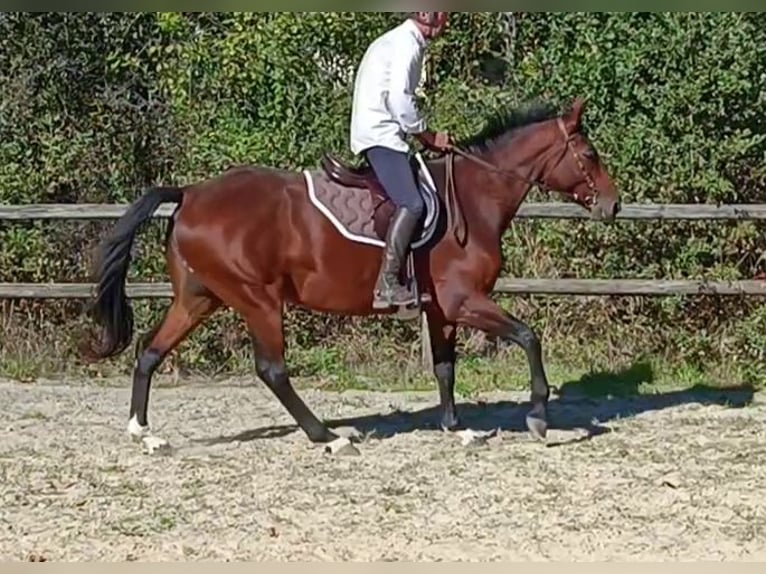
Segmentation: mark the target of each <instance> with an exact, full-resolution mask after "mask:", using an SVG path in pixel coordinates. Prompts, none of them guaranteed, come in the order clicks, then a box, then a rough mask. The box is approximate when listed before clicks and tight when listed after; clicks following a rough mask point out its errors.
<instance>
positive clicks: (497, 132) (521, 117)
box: [460, 100, 559, 152]
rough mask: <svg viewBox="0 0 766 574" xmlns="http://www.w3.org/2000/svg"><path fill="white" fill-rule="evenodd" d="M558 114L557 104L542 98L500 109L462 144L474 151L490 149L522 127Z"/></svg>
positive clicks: (500, 143) (506, 139)
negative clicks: (541, 99)
mask: <svg viewBox="0 0 766 574" xmlns="http://www.w3.org/2000/svg"><path fill="white" fill-rule="evenodd" d="M558 115H559V110H558V108H557V107H556V106H554V105H553V104H552V103H550V102H546V101H540V100H538V101H534V102H530V103H526V104H522V105H521V106H517V107H513V108H504V109H499V110H497V111H495V113H494V114H492V115H491V116H490V117H489V119H488V120H487V121H486V123H485V125H484V127H483V128H482V130H481V131H480V132H478V133H477V134H475V135H473V136H471V137H469V138H467V139H465V140H463V141H461V142H460V146H461V147H463V148H465V149H468V150H470V151H472V152H483V151H489V150H491V149H493V148H494V147H496V146H498V145H502V144H505V143H507V142H508V140H509V139H510V138H512V137H513V136H514V135H515V134H516V132H518V130H520V129H521V128H524V127H527V126H529V125H532V124H536V123H538V122H543V121H546V120H551V119H553V118H555V117H557V116H558Z"/></svg>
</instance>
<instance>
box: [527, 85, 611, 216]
mask: <svg viewBox="0 0 766 574" xmlns="http://www.w3.org/2000/svg"><path fill="white" fill-rule="evenodd" d="M584 108H585V102H584V101H583V100H582V99H579V98H578V99H576V100H575V101H574V104H573V105H572V109H571V110H570V111H569V112H568V113H566V114H564V115H563V116H561V117H558V118H556V119H555V120H552V121H551V122H548V126H547V127H546V129H549V130H551V131H550V135H551V142H552V145H551V146H549V148H548V151H546V152H545V153H546V156H547V157H548V161H546V164H545V166H546V167H545V169H544V171H543V173H542V175H541V177H540V179H541V181H542V182H543V183H544V184H545V186H547V187H548V188H550V189H554V190H557V191H559V192H561V193H563V194H564V195H566V196H568V197H569V198H571V199H572V200H574V201H575V202H577V203H578V204H580V205H582V206H583V207H585V208H587V209H588V210H590V212H591V215H592V217H593V218H594V219H603V220H606V221H612V220H613V219H614V218H615V216H616V215H617V213H618V212H619V211H620V201H619V197H618V193H617V188H616V187H615V185H614V183H613V182H612V179H611V178H610V177H609V174H608V173H607V170H606V167H605V166H604V164H603V163H602V162H601V158H600V157H599V154H598V152H597V151H596V148H595V146H594V145H593V143H591V142H590V141H589V140H588V138H587V137H586V136H585V135H584V134H583V133H582V132H581V131H580V127H581V121H582V115H583V110H584Z"/></svg>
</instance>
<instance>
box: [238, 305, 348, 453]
mask: <svg viewBox="0 0 766 574" xmlns="http://www.w3.org/2000/svg"><path fill="white" fill-rule="evenodd" d="M249 299H250V300H249V301H248V312H247V314H246V315H245V320H246V321H247V325H248V329H249V331H250V336H251V337H252V340H253V351H254V353H253V354H254V355H255V370H256V373H258V377H259V378H260V379H261V380H262V381H263V382H264V383H265V384H266V386H267V387H269V389H271V391H272V392H273V393H274V395H275V396H276V397H277V399H279V402H280V403H281V404H282V406H283V407H284V408H285V409H286V410H287V412H289V413H290V415H292V417H293V419H295V422H296V423H298V426H300V427H301V429H303V432H304V433H306V436H307V437H308V438H309V440H310V441H311V442H313V443H328V442H332V441H334V440H335V439H337V438H338V435H336V434H335V433H333V432H331V431H330V430H329V429H328V428H327V427H326V426H325V425H324V424H323V423H322V422H321V421H320V420H319V419H318V418H317V417H316V415H314V413H313V412H311V410H310V409H309V408H308V406H306V403H304V402H303V400H302V399H301V398H300V397H299V396H298V393H296V392H295V389H294V388H293V386H292V384H291V383H290V377H289V376H288V374H287V366H286V364H285V356H284V352H285V340H284V325H283V317H282V306H281V304H280V303H279V302H278V301H273V300H272V299H271V298H270V297H268V296H267V295H266V294H265V293H264V294H260V293H259V297H258V298H256V297H249Z"/></svg>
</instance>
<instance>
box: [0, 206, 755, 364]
mask: <svg viewBox="0 0 766 574" xmlns="http://www.w3.org/2000/svg"><path fill="white" fill-rule="evenodd" d="M174 208H175V206H173V205H163V206H160V208H158V209H157V211H156V212H155V214H154V217H168V216H169V215H170V214H171V213H172V210H173V209H174ZM126 209H127V206H126V205H103V204H55V205H54V204H48V205H45V204H42V205H0V221H29V220H70V221H71V220H81V221H82V220H103V219H116V218H118V217H120V216H121V215H122V214H123V213H124V212H125V210H126ZM588 217H589V215H588V214H587V213H586V212H585V211H584V210H583V209H582V208H580V207H578V206H576V205H572V204H565V203H527V204H525V205H523V206H522V207H521V209H520V210H519V213H518V214H517V216H516V218H517V219H587V218H588ZM618 220H633V221H636V220H644V221H673V220H685V221H711V220H717V221H764V220H766V204H743V205H711V204H629V205H625V206H624V207H623V209H622V211H621V212H620V215H619V216H618ZM92 289H93V285H92V284H88V283H67V284H62V283H50V284H41V283H33V284H29V283H0V299H62V298H69V299H82V298H87V297H89V296H90V294H91V293H92ZM494 291H495V292H496V293H504V294H534V295H580V296H605V295H607V296H669V295H715V296H743V295H744V296H764V295H766V281H758V280H743V281H712V280H711V281H708V280H697V279H684V280H667V279H657V280H645V279H525V278H507V277H506V278H501V279H499V280H498V281H497V283H496V285H495V288H494ZM127 293H128V296H129V297H131V298H137V299H138V298H166V297H169V296H170V295H171V290H170V284H169V283H132V284H129V285H128V288H127ZM423 335H424V336H423V360H424V363H425V364H426V366H427V365H428V362H429V360H430V352H429V341H428V337H427V329H426V326H425V322H424V323H423Z"/></svg>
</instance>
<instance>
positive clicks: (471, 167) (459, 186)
mask: <svg viewBox="0 0 766 574" xmlns="http://www.w3.org/2000/svg"><path fill="white" fill-rule="evenodd" d="M505 153H512V151H511V150H508V151H503V152H494V153H489V152H487V153H483V154H478V153H477V154H475V155H476V157H478V158H479V159H481V160H483V161H485V162H487V163H488V164H490V165H493V166H497V167H498V169H515V170H518V171H519V172H520V173H521V174H524V173H525V170H529V168H528V167H526V166H523V165H520V166H514V167H513V168H509V167H508V166H504V165H502V162H501V161H500V159H499V158H500V157H502V155H501V154H505ZM437 161H438V162H439V167H440V168H441V169H443V170H444V177H445V180H444V181H445V184H446V177H447V169H449V164H447V163H446V160H444V159H443V158H442V159H439V160H437ZM429 169H433V168H432V167H431V166H429ZM471 180H476V181H477V182H478V181H479V180H480V181H481V184H478V183H477V184H473V183H472V181H471ZM453 182H454V185H455V194H456V196H457V198H458V202H459V204H460V208H461V209H462V211H463V216H464V217H465V218H466V221H467V223H468V227H469V233H471V229H473V230H474V232H475V233H479V234H481V235H483V236H484V235H486V236H487V238H488V239H490V238H491V240H492V241H495V240H499V238H500V237H502V235H503V234H504V233H505V231H506V229H507V228H508V226H509V225H510V222H511V220H512V219H513V217H514V216H515V215H516V212H517V211H518V210H519V207H520V206H521V204H522V203H523V202H524V200H525V199H526V197H527V195H528V193H529V190H530V187H531V186H530V184H529V183H527V182H525V181H524V180H523V179H521V178H519V177H514V176H512V175H505V174H502V173H497V172H494V173H493V172H491V171H489V170H488V168H486V167H485V166H482V165H479V164H477V163H475V162H473V161H471V160H470V159H466V158H462V157H456V158H455V159H454V172H453ZM445 193H446V185H445V188H444V189H442V190H441V194H442V197H444V195H445Z"/></svg>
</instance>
